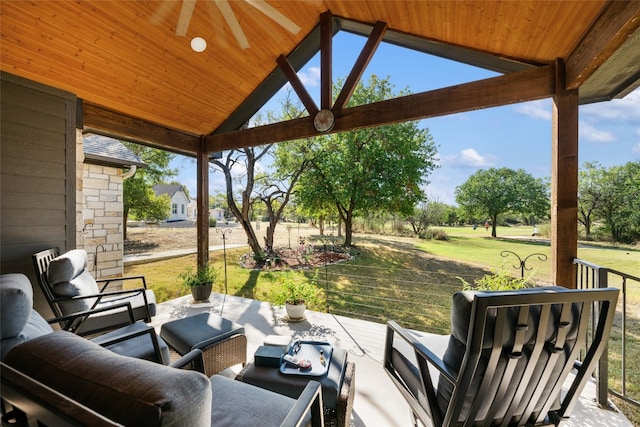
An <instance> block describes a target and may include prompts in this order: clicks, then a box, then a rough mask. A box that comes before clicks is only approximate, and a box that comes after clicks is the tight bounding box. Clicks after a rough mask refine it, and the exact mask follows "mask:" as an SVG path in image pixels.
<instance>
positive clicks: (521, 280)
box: [458, 270, 530, 291]
mask: <svg viewBox="0 0 640 427" xmlns="http://www.w3.org/2000/svg"><path fill="white" fill-rule="evenodd" d="M458 280H460V281H461V282H462V289H463V290H465V291H474V290H475V291H510V290H515V289H524V288H529V287H530V283H529V279H528V278H526V277H517V278H516V277H513V276H511V275H510V274H509V273H507V272H506V271H504V270H501V271H499V272H497V273H492V274H485V275H484V276H482V277H481V278H480V279H476V280H474V281H473V284H471V283H469V282H467V281H466V280H464V279H463V278H462V277H458Z"/></svg>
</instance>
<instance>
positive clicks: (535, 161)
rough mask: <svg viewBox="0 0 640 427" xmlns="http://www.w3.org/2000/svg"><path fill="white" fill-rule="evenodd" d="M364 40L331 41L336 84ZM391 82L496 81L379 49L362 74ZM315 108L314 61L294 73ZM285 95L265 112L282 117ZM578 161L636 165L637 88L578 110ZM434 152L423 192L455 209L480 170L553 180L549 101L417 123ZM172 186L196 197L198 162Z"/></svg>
mask: <svg viewBox="0 0 640 427" xmlns="http://www.w3.org/2000/svg"><path fill="white" fill-rule="evenodd" d="M364 43H365V39H364V38H362V37H359V36H354V35H351V34H347V33H344V32H341V33H338V35H336V37H334V42H333V78H334V80H337V79H338V78H345V77H346V76H347V75H348V73H349V71H350V70H351V67H352V66H353V63H354V62H355V60H356V58H357V56H358V54H359V53H360V50H361V49H362V46H363V45H364ZM371 74H376V75H378V76H379V77H381V78H387V77H388V78H389V79H390V81H391V83H392V84H393V85H394V86H395V91H396V92H399V91H401V90H404V89H409V90H410V91H411V92H413V93H418V92H423V91H427V90H431V89H437V88H441V87H446V86H451V85H455V84H460V83H465V82H469V81H474V80H479V79H483V78H489V77H493V76H496V75H497V74H496V73H493V72H491V71H487V70H482V69H479V68H474V67H470V66H468V65H465V64H460V63H456V62H453V61H448V60H445V59H441V58H437V57H434V56H430V55H425V54H423V53H419V52H413V51H411V50H408V49H403V48H399V47H397V46H392V45H389V44H385V43H383V44H381V45H380V47H379V48H378V51H377V52H376V54H375V56H374V57H373V59H372V60H371V63H370V64H369V66H368V67H367V69H366V70H365V73H364V76H363V78H362V80H363V81H366V80H367V79H368V78H369V76H370V75H371ZM298 75H299V76H300V78H301V80H302V81H303V82H304V83H305V87H306V88H307V90H308V91H309V92H310V94H311V96H313V97H314V98H315V99H316V104H318V105H319V101H318V99H319V89H320V85H319V82H320V60H319V57H318V56H317V55H316V57H314V58H313V59H312V60H311V61H310V62H309V63H308V64H307V65H306V66H305V67H303V69H302V70H301V71H300V72H299V73H298ZM285 92H286V90H285V89H283V90H281V91H280V92H278V94H276V96H275V97H274V99H272V101H270V102H269V103H268V104H267V105H265V107H264V108H263V110H272V111H279V109H280V108H279V103H278V99H281V98H282V97H283V96H284V94H285ZM579 126H580V135H579V150H580V151H579V156H580V157H579V162H580V165H581V166H582V165H583V164H584V162H587V161H598V162H600V163H601V164H602V165H603V166H607V167H609V166H615V165H622V164H624V163H626V162H629V161H639V160H640V89H637V90H635V91H634V92H632V93H631V94H629V95H627V96H626V97H625V98H624V99H620V100H613V101H609V102H604V103H598V104H590V105H584V106H581V107H580V124H579ZM420 127H422V128H428V129H429V132H430V133H431V135H432V136H433V139H434V142H435V143H436V145H438V146H439V148H438V156H439V164H440V168H438V169H436V170H434V171H433V172H432V173H431V175H429V176H428V177H427V178H426V179H427V180H428V181H429V185H428V186H427V187H426V193H427V194H428V195H429V197H430V198H431V199H433V200H437V201H441V202H444V203H448V204H455V196H454V190H455V188H456V187H457V186H458V185H461V184H462V183H464V182H465V181H466V180H467V178H468V177H469V176H470V175H471V174H473V173H474V172H476V171H478V170H479V169H487V168H491V167H509V168H512V169H520V168H522V169H524V170H526V171H527V172H529V173H531V174H532V175H533V176H535V177H549V176H550V174H551V101H550V100H549V99H546V100H541V101H535V102H528V103H521V104H515V105H510V106H504V107H498V108H491V109H485V110H480V111H474V112H468V113H460V114H455V115H450V116H444V117H438V118H432V119H426V120H422V121H420ZM173 167H177V168H180V175H179V176H178V177H177V180H178V181H180V182H181V183H182V184H184V185H186V186H187V188H188V189H189V192H190V194H191V195H192V196H195V195H196V178H195V162H194V161H193V160H190V159H185V158H182V157H179V158H177V159H176V160H174V162H173ZM209 179H210V184H209V185H210V193H214V192H216V191H220V192H224V191H225V189H224V181H223V179H222V173H221V172H219V171H218V172H214V173H211V174H210V178H209Z"/></svg>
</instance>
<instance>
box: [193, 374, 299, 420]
mask: <svg viewBox="0 0 640 427" xmlns="http://www.w3.org/2000/svg"><path fill="white" fill-rule="evenodd" d="M211 390H212V395H213V402H212V408H213V409H212V411H211V425H212V426H216V427H227V426H228V427H232V426H278V425H280V424H281V423H282V421H284V419H285V418H286V416H287V414H288V413H289V411H290V410H291V408H293V405H294V404H295V403H296V401H295V400H294V399H292V398H290V397H287V396H283V395H281V394H278V393H274V392H272V391H269V390H265V389H263V388H260V387H256V386H252V385H250V384H245V383H242V382H240V381H235V380H232V379H230V378H227V377H224V376H222V375H214V376H212V377H211ZM310 422H311V417H310V415H309V414H307V417H306V418H305V422H304V423H303V425H309V424H310ZM185 425H187V424H185Z"/></svg>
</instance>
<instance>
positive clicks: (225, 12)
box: [216, 0, 249, 49]
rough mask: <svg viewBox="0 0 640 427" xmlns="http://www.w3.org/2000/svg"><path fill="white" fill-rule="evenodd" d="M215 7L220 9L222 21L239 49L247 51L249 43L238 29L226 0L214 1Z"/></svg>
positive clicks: (239, 28)
mask: <svg viewBox="0 0 640 427" xmlns="http://www.w3.org/2000/svg"><path fill="white" fill-rule="evenodd" d="M216 5H217V6H218V9H220V13H222V17H223V18H224V20H225V21H227V25H229V28H230V29H231V32H232V33H233V35H234V37H235V38H236V40H237V41H238V44H239V45H240V47H241V48H242V49H247V48H248V47H249V41H248V40H247V37H246V36H245V35H244V31H242V27H240V23H239V22H238V20H237V19H236V16H235V15H234V14H233V10H232V9H231V6H230V5H229V2H228V1H227V0H216Z"/></svg>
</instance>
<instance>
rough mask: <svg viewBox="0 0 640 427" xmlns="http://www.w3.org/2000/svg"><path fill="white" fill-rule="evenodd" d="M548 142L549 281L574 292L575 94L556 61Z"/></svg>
mask: <svg viewBox="0 0 640 427" xmlns="http://www.w3.org/2000/svg"><path fill="white" fill-rule="evenodd" d="M556 70H557V76H556V79H557V83H556V87H557V91H556V94H555V95H554V96H553V119H552V129H553V135H552V138H551V144H552V149H551V281H552V283H553V284H555V285H559V286H564V287H566V288H572V289H575V287H576V275H575V266H574V265H573V262H572V261H573V258H576V257H577V256H578V90H577V89H572V90H566V89H564V87H565V81H564V79H565V72H564V71H565V68H564V64H563V63H562V61H558V64H557V66H556Z"/></svg>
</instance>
